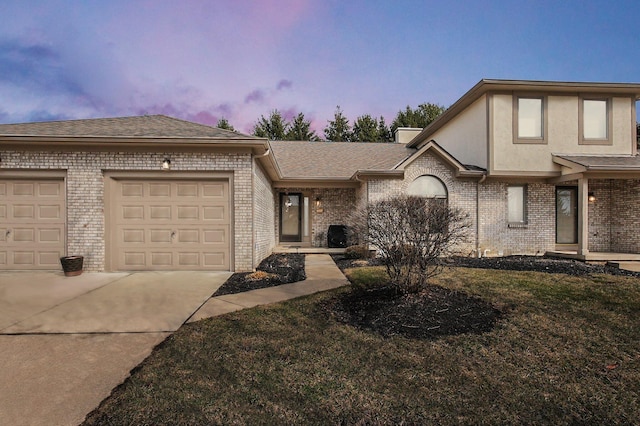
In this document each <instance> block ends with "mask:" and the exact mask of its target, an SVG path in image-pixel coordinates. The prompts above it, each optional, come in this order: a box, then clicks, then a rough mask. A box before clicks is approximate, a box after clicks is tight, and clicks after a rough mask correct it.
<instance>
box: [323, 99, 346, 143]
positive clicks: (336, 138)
mask: <svg viewBox="0 0 640 426" xmlns="http://www.w3.org/2000/svg"><path fill="white" fill-rule="evenodd" d="M324 137H325V138H326V139H327V140H329V141H331V142H350V141H351V126H349V120H348V119H347V117H345V116H344V114H343V113H342V110H341V109H340V106H339V105H338V106H337V107H336V112H335V114H334V115H333V120H329V124H327V127H325V128H324Z"/></svg>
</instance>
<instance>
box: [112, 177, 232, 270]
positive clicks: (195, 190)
mask: <svg viewBox="0 0 640 426" xmlns="http://www.w3.org/2000/svg"><path fill="white" fill-rule="evenodd" d="M114 192H115V194H114V196H113V207H114V211H113V212H112V214H114V216H113V217H114V219H113V223H112V224H110V226H113V227H114V228H113V233H112V234H111V235H112V246H111V250H112V251H111V257H112V259H113V261H112V265H113V269H117V270H121V271H131V270H225V271H227V270H229V269H230V256H229V253H230V250H231V236H230V227H231V226H230V225H231V220H230V213H229V182H228V180H216V181H162V180H149V181H142V180H117V181H116V182H115V190H114Z"/></svg>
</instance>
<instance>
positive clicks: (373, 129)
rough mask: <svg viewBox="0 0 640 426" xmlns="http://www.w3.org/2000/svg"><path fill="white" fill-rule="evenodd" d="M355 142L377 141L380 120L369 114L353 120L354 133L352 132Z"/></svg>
mask: <svg viewBox="0 0 640 426" xmlns="http://www.w3.org/2000/svg"><path fill="white" fill-rule="evenodd" d="M351 140H352V141H353V142H377V141H378V140H379V134H378V120H376V119H375V118H373V117H371V116H370V115H369V114H365V115H361V116H360V117H358V118H356V120H355V121H354V122H353V133H352V134H351Z"/></svg>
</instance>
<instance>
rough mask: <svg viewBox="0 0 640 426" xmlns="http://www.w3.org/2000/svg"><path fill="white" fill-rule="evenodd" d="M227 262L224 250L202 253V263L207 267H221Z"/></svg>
mask: <svg viewBox="0 0 640 426" xmlns="http://www.w3.org/2000/svg"><path fill="white" fill-rule="evenodd" d="M227 263H229V261H228V259H227V254H226V253H225V252H206V253H203V264H204V265H205V266H206V267H207V268H221V267H223V266H224V265H226V264H227Z"/></svg>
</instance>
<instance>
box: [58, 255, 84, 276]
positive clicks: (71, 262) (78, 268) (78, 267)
mask: <svg viewBox="0 0 640 426" xmlns="http://www.w3.org/2000/svg"><path fill="white" fill-rule="evenodd" d="M83 260H84V257H82V256H64V257H61V258H60V264H61V265H62V270H63V271H64V276H65V277H75V276H76V275H80V274H81V273H82V262H83Z"/></svg>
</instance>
